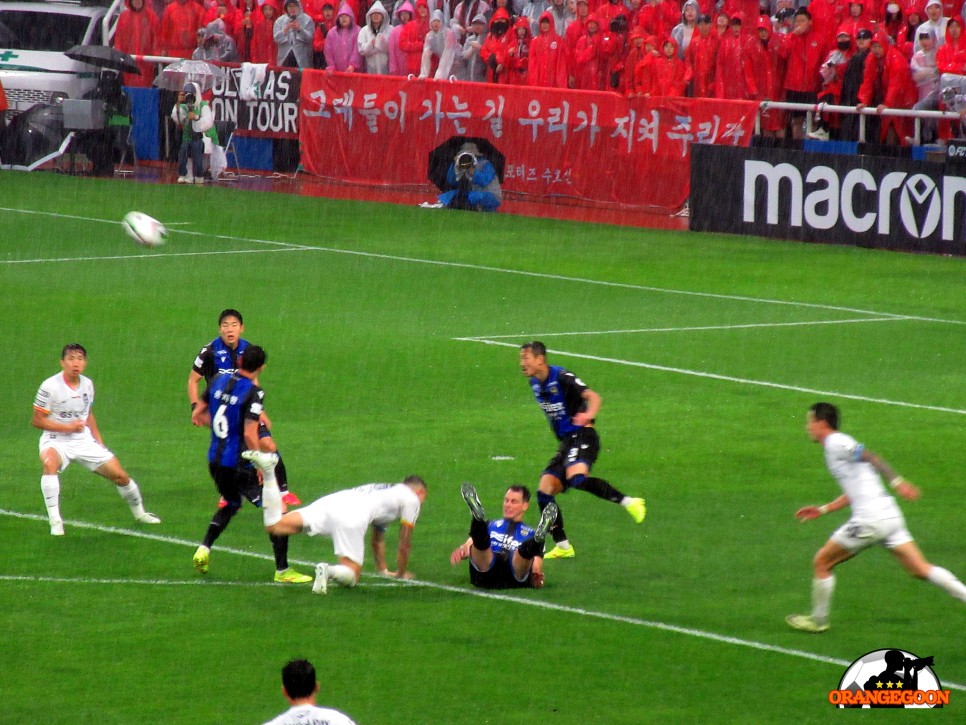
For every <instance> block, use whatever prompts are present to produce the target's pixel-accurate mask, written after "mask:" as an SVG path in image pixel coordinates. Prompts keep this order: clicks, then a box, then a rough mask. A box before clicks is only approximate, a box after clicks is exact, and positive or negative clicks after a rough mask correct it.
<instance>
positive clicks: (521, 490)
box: [507, 483, 530, 503]
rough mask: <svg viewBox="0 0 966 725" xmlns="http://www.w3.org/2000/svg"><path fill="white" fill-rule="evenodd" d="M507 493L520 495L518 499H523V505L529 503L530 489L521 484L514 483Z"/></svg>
mask: <svg viewBox="0 0 966 725" xmlns="http://www.w3.org/2000/svg"><path fill="white" fill-rule="evenodd" d="M507 491H514V492H515V493H518V494H520V497H521V498H522V499H523V502H524V503H529V502H530V489H529V488H527V487H526V486H524V485H523V484H522V483H514V484H513V485H512V486H510V487H509V488H508V489H507Z"/></svg>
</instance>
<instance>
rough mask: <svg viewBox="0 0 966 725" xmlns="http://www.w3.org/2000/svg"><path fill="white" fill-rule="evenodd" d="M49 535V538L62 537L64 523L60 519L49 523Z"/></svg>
mask: <svg viewBox="0 0 966 725" xmlns="http://www.w3.org/2000/svg"><path fill="white" fill-rule="evenodd" d="M50 535H51V536H63V535H64V522H63V521H61V520H60V519H55V520H53V521H51V522H50Z"/></svg>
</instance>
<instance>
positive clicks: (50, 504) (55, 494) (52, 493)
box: [40, 473, 61, 521]
mask: <svg viewBox="0 0 966 725" xmlns="http://www.w3.org/2000/svg"><path fill="white" fill-rule="evenodd" d="M40 491H41V492H42V493H43V494H44V505H45V506H46V507H47V518H48V519H49V520H50V521H60V520H61V518H60V476H58V475H57V474H56V473H53V474H47V475H43V476H41V477H40Z"/></svg>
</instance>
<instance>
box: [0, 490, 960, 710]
mask: <svg viewBox="0 0 966 725" xmlns="http://www.w3.org/2000/svg"><path fill="white" fill-rule="evenodd" d="M0 516H11V517H14V518H18V519H28V520H31V521H42V522H43V523H45V524H46V523H47V517H46V516H40V515H38V514H26V513H21V512H19V511H10V510H8V509H0ZM64 523H65V524H67V525H69V526H72V527H74V528H81V529H90V530H92V531H100V532H103V533H108V534H118V535H121V536H131V537H134V538H138V539H147V540H149V541H158V542H161V543H166V544H176V545H182V546H189V547H191V546H197V543H196V542H193V541H187V540H185V539H178V538H175V537H172V536H162V535H160V534H151V533H147V532H143V531H135V530H132V529H122V528H117V527H114V526H101V525H99V524H92V523H88V522H86V521H65V522H64ZM216 550H217V551H219V552H224V553H228V554H235V555H237V556H246V557H249V558H252V559H262V560H272V557H270V556H268V555H266V554H258V553H256V552H252V551H245V550H243V549H232V548H225V547H220V546H219V547H216ZM295 563H296V564H310V562H305V561H295ZM364 576H366V577H369V578H376V579H381V580H384V577H381V576H379V575H378V574H364ZM11 580H16V581H24V580H36V579H35V578H31V577H11V576H0V581H11ZM92 581H103V582H105V583H113V582H114V580H92ZM117 581H118V583H132V582H131V580H125V579H119V580H117ZM138 583H141V582H138ZM145 583H150V582H145ZM203 583H205V584H210V582H203ZM266 584H267V583H266ZM399 584H401V585H405V586H413V587H424V588H427V589H435V590H438V591H444V592H450V593H452V594H461V595H464V596H471V597H479V598H481V599H490V600H494V601H499V602H507V603H509V604H521V605H524V606H528V607H536V608H538V609H543V610H547V611H553V612H560V613H562V614H572V615H576V616H580V617H590V618H592V619H599V620H603V621H607V622H616V623H619V624H630V625H633V626H637V627H644V628H646V629H656V630H659V631H662V632H670V633H672V634H680V635H684V636H687V637H696V638H698V639H704V640H708V641H712V642H718V643H720V644H730V645H733V646H736V647H744V648H748V649H753V650H757V651H759V652H771V653H774V654H779V655H784V656H786V657H795V658H798V659H805V660H811V661H813V662H821V663H822V664H828V665H837V666H840V667H848V666H849V665H850V664H852V661H851V660H845V659H840V658H836V657H828V656H826V655H820V654H816V653H814V652H806V651H805V650H800V649H793V648H789V647H779V646H778V645H772V644H767V643H765V642H756V641H754V640H749V639H742V638H740V637H732V636H729V635H724V634H718V633H716V632H709V631H706V630H702V629H694V628H691V627H681V626H678V625H676V624H668V623H667V622H658V621H655V620H649V619H638V618H637V617H628V616H624V615H620V614H610V613H608V612H597V611H594V610H592V609H584V608H581V607H571V606H567V605H565V604H556V603H554V602H546V601H542V600H539V599H526V598H523V597H515V596H512V595H509V594H499V593H496V592H492V591H486V590H480V589H464V588H463V587H456V586H451V585H449V584H438V583H436V582H431V581H424V580H421V579H410V580H408V581H405V582H399ZM250 586H254V585H250ZM943 686H944V687H947V688H949V689H951V690H960V691H966V685H960V684H957V683H953V682H944V683H943Z"/></svg>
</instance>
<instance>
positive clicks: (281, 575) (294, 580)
mask: <svg viewBox="0 0 966 725" xmlns="http://www.w3.org/2000/svg"><path fill="white" fill-rule="evenodd" d="M310 581H312V577H310V576H309V575H308V574H302V573H301V572H297V571H295V569H292V568H291V567H289V568H288V569H285V570H284V571H277V572H275V583H276V584H308V583H309V582H310Z"/></svg>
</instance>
